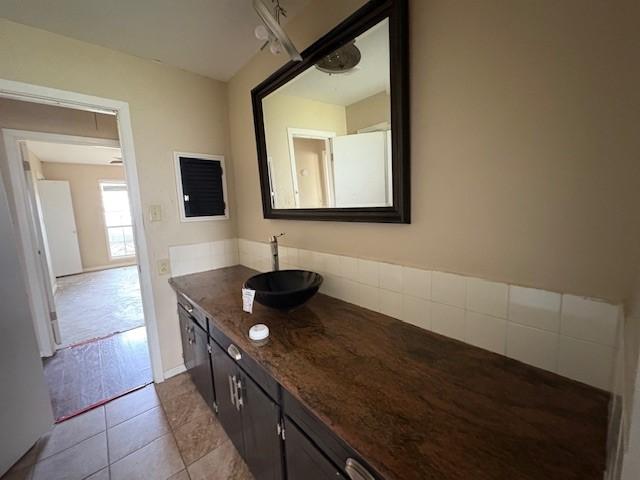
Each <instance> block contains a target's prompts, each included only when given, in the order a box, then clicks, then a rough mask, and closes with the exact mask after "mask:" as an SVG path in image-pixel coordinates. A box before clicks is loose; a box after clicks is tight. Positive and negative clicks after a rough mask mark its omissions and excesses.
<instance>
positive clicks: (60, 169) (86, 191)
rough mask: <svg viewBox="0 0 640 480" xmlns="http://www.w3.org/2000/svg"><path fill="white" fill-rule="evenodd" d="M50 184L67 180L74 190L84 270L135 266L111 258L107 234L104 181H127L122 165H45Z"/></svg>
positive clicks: (43, 170) (73, 195)
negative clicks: (51, 181)
mask: <svg viewBox="0 0 640 480" xmlns="http://www.w3.org/2000/svg"><path fill="white" fill-rule="evenodd" d="M42 172H43V174H44V178H46V179H47V180H66V181H68V182H69V186H70V188H71V200H72V201H73V212H74V215H75V218H76V228H77V229H78V243H79V244H80V257H81V258H82V268H84V269H85V270H87V269H93V268H100V267H106V266H109V265H115V264H122V263H128V264H134V263H135V262H136V260H135V259H131V258H127V259H125V260H123V259H121V258H120V259H119V258H116V259H113V260H111V259H110V258H109V246H108V244H107V237H106V233H105V225H104V215H103V214H102V198H101V195H100V181H101V180H124V168H123V167H122V166H118V165H80V164H71V163H51V162H44V163H42Z"/></svg>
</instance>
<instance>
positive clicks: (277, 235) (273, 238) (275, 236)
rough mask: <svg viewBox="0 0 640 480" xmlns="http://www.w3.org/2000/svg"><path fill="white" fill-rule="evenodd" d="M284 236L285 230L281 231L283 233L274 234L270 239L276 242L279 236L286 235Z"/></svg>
mask: <svg viewBox="0 0 640 480" xmlns="http://www.w3.org/2000/svg"><path fill="white" fill-rule="evenodd" d="M284 236H285V232H281V233H278V234H276V235H272V236H271V238H270V239H269V241H271V242H276V241H277V240H278V238H280V237H284Z"/></svg>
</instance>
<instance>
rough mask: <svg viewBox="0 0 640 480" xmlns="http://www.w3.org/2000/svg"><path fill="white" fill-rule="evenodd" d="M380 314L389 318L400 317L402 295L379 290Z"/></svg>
mask: <svg viewBox="0 0 640 480" xmlns="http://www.w3.org/2000/svg"><path fill="white" fill-rule="evenodd" d="M380 313H384V314H385V315H389V316H390V317H395V318H401V317H402V294H400V293H398V292H392V291H390V290H384V289H380Z"/></svg>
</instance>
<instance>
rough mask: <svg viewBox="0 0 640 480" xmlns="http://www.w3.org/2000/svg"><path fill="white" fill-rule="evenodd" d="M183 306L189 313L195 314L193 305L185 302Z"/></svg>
mask: <svg viewBox="0 0 640 480" xmlns="http://www.w3.org/2000/svg"><path fill="white" fill-rule="evenodd" d="M182 306H183V307H184V309H185V310H186V311H187V313H193V305H191V304H190V303H189V302H184V305H182Z"/></svg>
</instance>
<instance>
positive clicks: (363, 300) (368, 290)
mask: <svg viewBox="0 0 640 480" xmlns="http://www.w3.org/2000/svg"><path fill="white" fill-rule="evenodd" d="M352 284H353V285H352V290H353V292H352V294H350V298H352V300H350V301H351V303H355V304H356V305H359V306H361V307H364V308H368V309H369V310H373V311H375V312H379V311H380V289H379V288H376V287H372V286H371V285H365V284H363V283H357V282H352ZM351 295H353V297H351Z"/></svg>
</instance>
